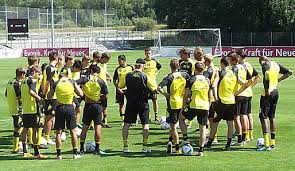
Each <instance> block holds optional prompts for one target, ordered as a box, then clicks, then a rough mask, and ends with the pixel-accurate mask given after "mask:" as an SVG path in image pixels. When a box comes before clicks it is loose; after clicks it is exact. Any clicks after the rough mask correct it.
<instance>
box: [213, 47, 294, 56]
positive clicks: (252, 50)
mask: <svg viewBox="0 0 295 171" xmlns="http://www.w3.org/2000/svg"><path fill="white" fill-rule="evenodd" d="M240 48H241V47H222V55H223V56H227V55H228V53H229V52H230V51H231V50H233V49H240ZM243 49H244V52H245V53H246V54H247V56H249V57H257V56H262V55H263V56H270V57H295V47H293V46H290V47H275V46H273V47H259V46H258V47H243ZM215 51H216V49H215V48H213V49H212V52H215Z"/></svg>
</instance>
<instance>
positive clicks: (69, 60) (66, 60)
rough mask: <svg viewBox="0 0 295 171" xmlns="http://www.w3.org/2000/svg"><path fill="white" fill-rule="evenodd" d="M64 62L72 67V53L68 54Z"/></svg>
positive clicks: (73, 60) (73, 61)
mask: <svg viewBox="0 0 295 171" xmlns="http://www.w3.org/2000/svg"><path fill="white" fill-rule="evenodd" d="M65 62H66V65H67V66H68V67H72V66H73V65H74V63H75V59H74V57H73V56H72V55H68V56H66V58H65Z"/></svg>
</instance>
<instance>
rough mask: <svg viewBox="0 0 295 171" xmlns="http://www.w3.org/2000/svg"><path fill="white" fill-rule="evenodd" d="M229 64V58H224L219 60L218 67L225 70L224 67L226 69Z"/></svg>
mask: <svg viewBox="0 0 295 171" xmlns="http://www.w3.org/2000/svg"><path fill="white" fill-rule="evenodd" d="M229 64H230V59H229V57H227V56H225V57H222V58H221V60H220V67H221V68H225V67H228V66H229Z"/></svg>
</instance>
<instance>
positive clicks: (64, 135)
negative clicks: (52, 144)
mask: <svg viewBox="0 0 295 171" xmlns="http://www.w3.org/2000/svg"><path fill="white" fill-rule="evenodd" d="M66 139H67V135H66V133H65V132H62V133H61V141H65V140H66Z"/></svg>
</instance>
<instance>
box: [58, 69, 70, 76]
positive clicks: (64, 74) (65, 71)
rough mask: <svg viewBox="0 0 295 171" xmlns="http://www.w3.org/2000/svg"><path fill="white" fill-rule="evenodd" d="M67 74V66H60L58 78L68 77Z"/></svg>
mask: <svg viewBox="0 0 295 171" xmlns="http://www.w3.org/2000/svg"><path fill="white" fill-rule="evenodd" d="M68 76H69V68H62V69H61V71H60V74H59V78H63V77H66V78H68Z"/></svg>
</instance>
